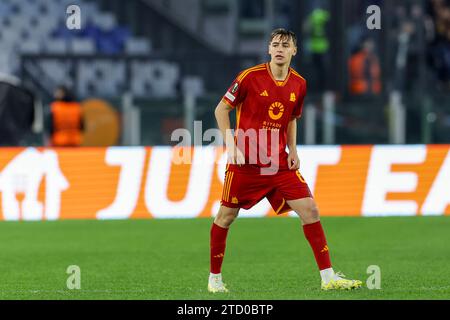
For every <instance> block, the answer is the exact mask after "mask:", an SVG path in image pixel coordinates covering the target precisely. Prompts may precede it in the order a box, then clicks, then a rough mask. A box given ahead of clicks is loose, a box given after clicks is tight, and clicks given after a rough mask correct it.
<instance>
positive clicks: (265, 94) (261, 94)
mask: <svg viewBox="0 0 450 320" xmlns="http://www.w3.org/2000/svg"><path fill="white" fill-rule="evenodd" d="M260 96H261V97H268V96H269V94H268V93H267V90H264V91H263V92H261V93H260Z"/></svg>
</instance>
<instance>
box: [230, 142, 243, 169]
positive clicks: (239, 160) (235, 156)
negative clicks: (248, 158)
mask: <svg viewBox="0 0 450 320" xmlns="http://www.w3.org/2000/svg"><path fill="white" fill-rule="evenodd" d="M227 154H228V159H227V162H228V163H230V164H237V165H239V166H240V165H243V164H245V157H244V154H243V153H242V151H241V150H239V148H238V147H236V146H234V147H232V148H230V149H229V150H228V152H227Z"/></svg>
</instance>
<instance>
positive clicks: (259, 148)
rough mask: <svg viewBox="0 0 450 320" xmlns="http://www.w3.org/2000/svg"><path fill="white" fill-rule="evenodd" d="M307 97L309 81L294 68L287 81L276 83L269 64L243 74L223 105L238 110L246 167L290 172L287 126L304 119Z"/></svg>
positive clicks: (239, 137)
mask: <svg viewBox="0 0 450 320" xmlns="http://www.w3.org/2000/svg"><path fill="white" fill-rule="evenodd" d="M305 95H306V80H305V79H304V78H303V77H302V76H300V75H299V74H298V73H297V72H296V71H295V70H294V69H292V68H289V72H288V75H287V76H286V79H285V80H284V81H277V80H275V78H274V77H273V75H272V72H271V70H270V66H269V63H265V64H260V65H257V66H254V67H252V68H249V69H246V70H244V71H242V72H241V73H239V75H238V76H237V77H236V79H235V80H234V81H233V84H232V85H231V87H230V88H229V89H228V91H227V92H226V93H225V95H224V97H223V98H222V101H223V102H224V103H226V104H227V105H229V106H230V107H232V108H236V132H235V138H236V143H237V146H238V148H239V149H240V150H241V151H242V152H243V153H244V155H245V163H246V167H248V166H247V164H249V165H251V166H255V167H257V168H259V167H269V166H272V167H273V166H274V165H275V166H277V168H278V170H288V163H287V157H288V154H287V152H286V143H287V126H288V123H289V121H290V120H291V119H293V118H299V117H300V116H301V114H302V109H303V101H304V98H305ZM274 139H275V140H274ZM272 141H273V142H275V143H272Z"/></svg>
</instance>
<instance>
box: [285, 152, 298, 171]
mask: <svg viewBox="0 0 450 320" xmlns="http://www.w3.org/2000/svg"><path fill="white" fill-rule="evenodd" d="M287 160H288V168H289V170H298V169H300V159H299V157H298V154H297V152H289V155H288V159H287Z"/></svg>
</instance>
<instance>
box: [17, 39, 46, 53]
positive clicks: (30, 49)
mask: <svg viewBox="0 0 450 320" xmlns="http://www.w3.org/2000/svg"><path fill="white" fill-rule="evenodd" d="M19 50H20V53H24V54H38V53H40V52H41V51H42V47H41V43H40V42H38V41H23V42H21V43H20V45H19Z"/></svg>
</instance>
